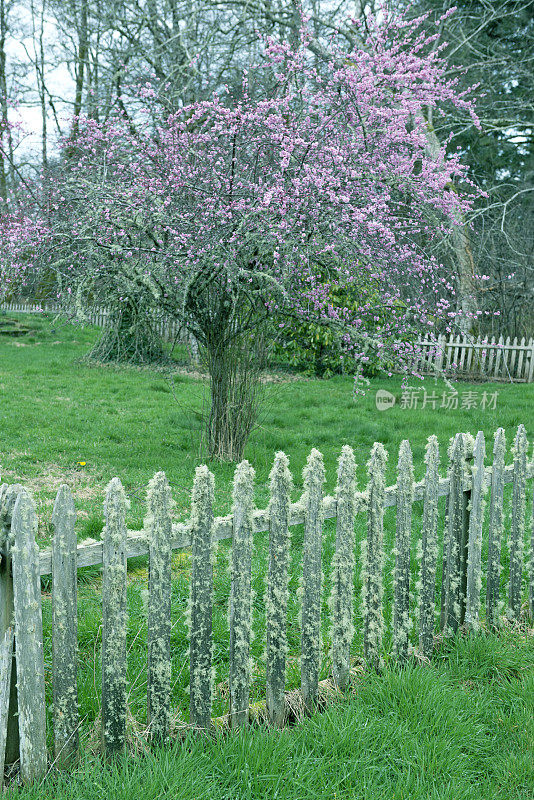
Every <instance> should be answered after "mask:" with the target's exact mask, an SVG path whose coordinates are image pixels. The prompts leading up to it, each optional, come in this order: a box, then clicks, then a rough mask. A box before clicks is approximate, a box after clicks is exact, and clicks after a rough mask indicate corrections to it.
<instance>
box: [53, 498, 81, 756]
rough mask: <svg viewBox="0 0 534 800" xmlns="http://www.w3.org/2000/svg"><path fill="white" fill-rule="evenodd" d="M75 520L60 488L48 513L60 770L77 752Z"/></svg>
mask: <svg viewBox="0 0 534 800" xmlns="http://www.w3.org/2000/svg"><path fill="white" fill-rule="evenodd" d="M75 520H76V512H75V510H74V500H73V498H72V494H71V491H70V489H69V487H68V486H67V485H65V484H64V485H62V486H60V488H59V491H58V493H57V497H56V502H55V504H54V511H53V513H52V524H53V526H54V538H53V542H52V615H53V632H54V633H53V637H52V648H53V678H52V683H53V695H54V754H55V759H56V762H57V763H58V765H60V766H61V765H66V764H68V763H69V762H71V761H72V759H73V758H74V757H75V755H76V753H77V751H78V728H79V724H80V720H79V711H78V685H77V668H78V616H77V569H76V533H75V530H74V523H75Z"/></svg>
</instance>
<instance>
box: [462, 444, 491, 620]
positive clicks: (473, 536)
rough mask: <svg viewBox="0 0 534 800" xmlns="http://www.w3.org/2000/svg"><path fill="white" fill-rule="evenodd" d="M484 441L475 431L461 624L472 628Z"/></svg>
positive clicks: (479, 571) (481, 519) (478, 568)
mask: <svg viewBox="0 0 534 800" xmlns="http://www.w3.org/2000/svg"><path fill="white" fill-rule="evenodd" d="M485 457H486V443H485V440H484V434H483V433H482V431H479V432H478V434H477V438H476V441H475V452H474V467H473V479H472V489H471V509H470V511H469V540H468V546H467V592H466V610H465V624H466V625H467V627H468V628H470V629H472V630H478V628H479V613H480V590H481V588H482V526H483V523H484V506H485V501H484V491H485V475H484V459H485Z"/></svg>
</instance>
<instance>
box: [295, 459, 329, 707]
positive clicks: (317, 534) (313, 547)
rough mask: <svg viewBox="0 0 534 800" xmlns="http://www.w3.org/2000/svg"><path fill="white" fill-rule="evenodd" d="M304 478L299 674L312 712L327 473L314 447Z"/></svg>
mask: <svg viewBox="0 0 534 800" xmlns="http://www.w3.org/2000/svg"><path fill="white" fill-rule="evenodd" d="M303 478H304V498H303V502H304V508H305V522H304V547H303V554H302V580H301V585H300V590H301V591H300V594H301V597H302V606H301V613H300V623H301V648H300V675H301V691H302V699H303V702H304V706H305V708H306V709H307V710H308V711H311V710H312V709H313V708H314V707H315V705H316V702H317V685H318V683H319V669H320V666H321V588H322V577H323V574H322V568H321V550H322V530H323V518H322V502H323V484H324V481H325V470H324V464H323V456H322V455H321V453H320V452H319V451H318V450H316V449H315V448H314V449H313V450H312V451H311V453H310V455H309V456H308V460H307V463H306V466H305V467H304V472H303Z"/></svg>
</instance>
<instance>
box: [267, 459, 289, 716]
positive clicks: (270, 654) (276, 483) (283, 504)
mask: <svg viewBox="0 0 534 800" xmlns="http://www.w3.org/2000/svg"><path fill="white" fill-rule="evenodd" d="M291 486H292V479H291V473H290V471H289V462H288V458H287V456H286V455H285V453H282V452H281V451H280V452H278V453H277V454H276V456H275V459H274V464H273V468H272V470H271V473H270V493H271V497H270V503H269V517H270V527H269V572H268V576H267V591H266V594H265V616H266V630H267V635H266V640H267V641H266V663H265V668H266V704H267V714H268V716H269V720H270V722H271V723H272V724H273V725H277V726H278V727H281V726H282V725H283V724H284V721H285V713H286V712H285V702H284V689H285V678H286V657H287V630H286V626H287V603H288V576H289V543H290V533H289V513H290V506H291V501H290V492H291Z"/></svg>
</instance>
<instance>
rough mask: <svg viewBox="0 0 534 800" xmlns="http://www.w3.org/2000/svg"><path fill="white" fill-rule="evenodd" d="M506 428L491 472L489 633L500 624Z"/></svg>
mask: <svg viewBox="0 0 534 800" xmlns="http://www.w3.org/2000/svg"><path fill="white" fill-rule="evenodd" d="M505 453H506V439H505V435H504V429H503V428H499V429H498V430H497V431H495V435H494V444H493V466H492V470H491V500H490V514H489V531H488V577H487V582H486V623H487V625H488V627H489V629H490V630H495V629H496V628H497V625H498V609H499V581H500V577H501V540H502V534H503V530H504V500H503V492H504V457H505Z"/></svg>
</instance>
